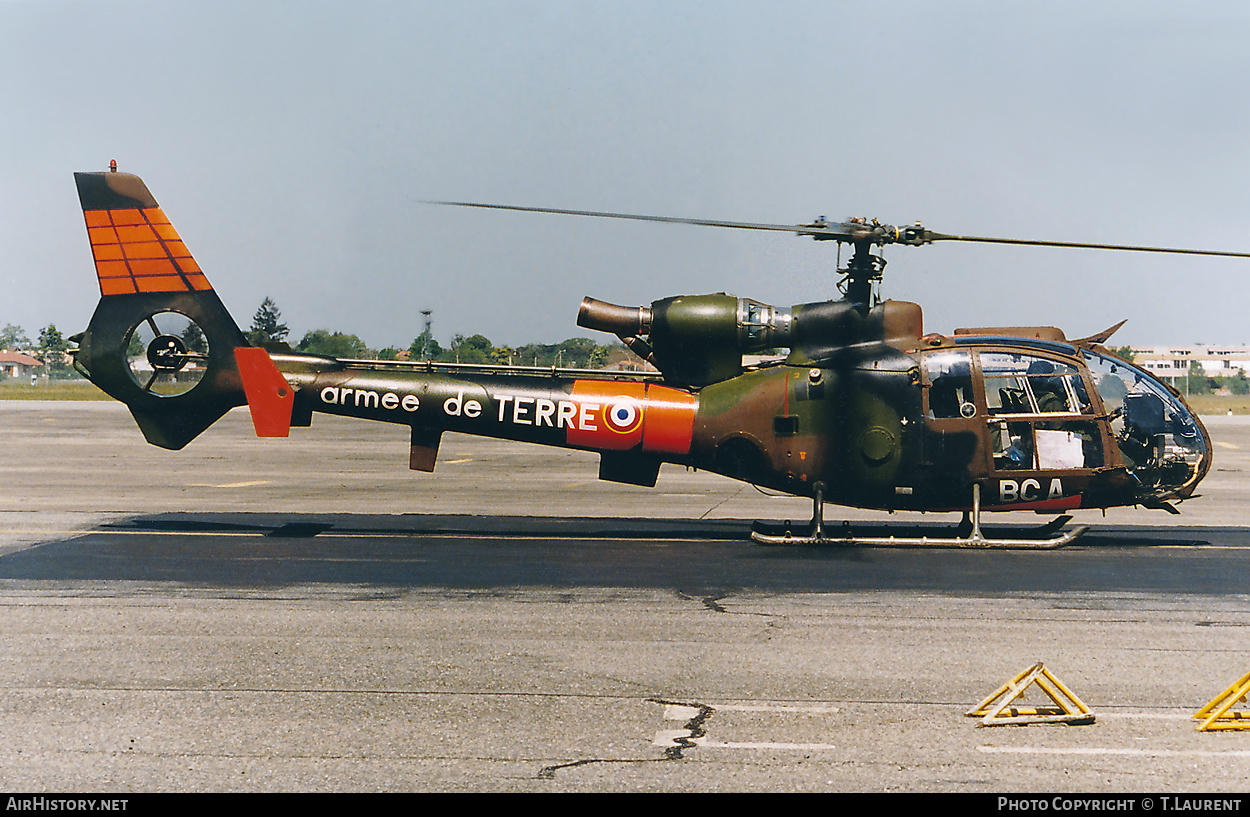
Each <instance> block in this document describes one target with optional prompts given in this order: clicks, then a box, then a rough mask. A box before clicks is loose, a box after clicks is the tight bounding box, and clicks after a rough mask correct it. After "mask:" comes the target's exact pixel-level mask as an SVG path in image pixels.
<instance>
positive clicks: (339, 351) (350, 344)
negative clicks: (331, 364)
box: [296, 329, 368, 358]
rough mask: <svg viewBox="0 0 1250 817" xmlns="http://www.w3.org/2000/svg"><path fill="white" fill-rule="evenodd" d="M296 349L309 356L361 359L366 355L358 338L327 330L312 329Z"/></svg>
mask: <svg viewBox="0 0 1250 817" xmlns="http://www.w3.org/2000/svg"><path fill="white" fill-rule="evenodd" d="M296 348H297V349H299V351H301V352H307V353H308V354H310V355H326V356H327V357H346V358H362V357H364V356H365V355H366V354H367V353H368V348H367V347H366V346H365V342H364V341H363V340H361V339H360V338H358V337H356V336H355V335H345V334H343V333H342V332H331V331H330V330H328V329H314V330H313V331H311V332H309V333H308V334H306V335H304V338H303V340H301V341H300V342H299V346H297V347H296Z"/></svg>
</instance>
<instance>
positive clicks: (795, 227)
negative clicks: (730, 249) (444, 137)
mask: <svg viewBox="0 0 1250 817" xmlns="http://www.w3.org/2000/svg"><path fill="white" fill-rule="evenodd" d="M426 204H440V205H446V206H450V207H478V208H480V209H483V210H515V211H517V212H522V213H555V214H556V215H563V216H592V217H594V218H617V219H629V220H631V221H658V222H662V223H665V224H695V225H699V226H702V227H729V228H732V229H735V230H772V231H774V232H781V233H798V234H799V235H820V236H830V237H833V236H840V235H845V236H846V237H848V238H850V237H851V236H852V233H851V231H849V230H847V229H845V227H846V225H843V224H835V223H828V224H826V223H823V222H817V223H815V224H755V223H751V222H745V221H719V220H716V219H709V218H678V217H675V216H644V215H637V214H635V213H605V212H599V211H596V210H564V209H561V208H558V207H522V206H520V205H516V204H483V203H481V202H475V201H427V202H426Z"/></svg>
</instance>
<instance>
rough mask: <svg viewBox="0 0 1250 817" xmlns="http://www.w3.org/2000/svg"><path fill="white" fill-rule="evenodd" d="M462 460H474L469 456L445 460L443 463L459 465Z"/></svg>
mask: <svg viewBox="0 0 1250 817" xmlns="http://www.w3.org/2000/svg"><path fill="white" fill-rule="evenodd" d="M462 462H473V460H472V459H471V458H469V457H465V458H464V459H461V460H443V463H442V464H443V465H459V464H460V463H462Z"/></svg>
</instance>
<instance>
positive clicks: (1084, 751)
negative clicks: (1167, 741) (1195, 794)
mask: <svg viewBox="0 0 1250 817" xmlns="http://www.w3.org/2000/svg"><path fill="white" fill-rule="evenodd" d="M977 751H979V752H982V753H984V754H988V755H1120V756H1137V757H1250V749H1246V750H1242V749H1233V750H1230V751H1226V752H1221V751H1217V750H1214V749H1118V748H1116V747H1105V748H1093V747H1090V748H1081V747H1074V748H1070V749H1057V748H1049V747H1040V746H1039V747H1034V746H978V747H977Z"/></svg>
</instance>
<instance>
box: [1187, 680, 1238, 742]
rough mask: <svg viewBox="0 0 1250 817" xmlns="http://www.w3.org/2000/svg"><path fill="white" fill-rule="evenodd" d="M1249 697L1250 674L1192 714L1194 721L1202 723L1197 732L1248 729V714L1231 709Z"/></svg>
mask: <svg viewBox="0 0 1250 817" xmlns="http://www.w3.org/2000/svg"><path fill="white" fill-rule="evenodd" d="M1247 695H1250V672H1247V673H1246V674H1245V675H1243V676H1241V678H1240V679H1239V680H1238V681H1237V683H1235V684H1233V685H1232V686H1230V687H1229V688H1228V689H1226V690H1224V691H1223V692H1221V693H1220V694H1219V695H1217V696H1215V700H1213V701H1211V703H1209V704H1207V705H1206V706H1204V707H1202V709H1199V710H1198V711H1197V712H1195V713H1194V719H1195V720H1200V721H1202V723H1201V724H1200V725H1199V726H1198V731H1199V732H1210V731H1213V730H1216V729H1250V712H1243V711H1239V710H1235V709H1233V706H1235V705H1236V704H1238V703H1242V702H1244V701H1245V700H1246V696H1247Z"/></svg>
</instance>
